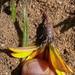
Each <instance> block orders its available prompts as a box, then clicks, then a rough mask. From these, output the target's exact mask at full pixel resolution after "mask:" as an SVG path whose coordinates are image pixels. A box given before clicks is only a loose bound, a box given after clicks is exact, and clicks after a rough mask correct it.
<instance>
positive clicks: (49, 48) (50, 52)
mask: <svg viewBox="0 0 75 75" xmlns="http://www.w3.org/2000/svg"><path fill="white" fill-rule="evenodd" d="M9 50H10V51H12V53H11V55H12V56H13V57H16V58H26V59H25V61H27V60H29V59H34V58H39V59H42V60H44V61H46V62H47V63H48V64H49V67H51V68H52V69H53V70H54V72H55V73H56V74H57V75H66V74H67V72H72V73H73V71H72V70H71V69H70V68H69V66H68V65H67V64H66V63H65V62H64V60H63V59H62V58H61V57H60V55H59V54H58V52H57V50H56V48H55V47H54V46H53V44H52V43H50V44H49V45H46V46H44V47H42V48H40V47H36V46H31V47H29V46H28V47H19V48H9Z"/></svg>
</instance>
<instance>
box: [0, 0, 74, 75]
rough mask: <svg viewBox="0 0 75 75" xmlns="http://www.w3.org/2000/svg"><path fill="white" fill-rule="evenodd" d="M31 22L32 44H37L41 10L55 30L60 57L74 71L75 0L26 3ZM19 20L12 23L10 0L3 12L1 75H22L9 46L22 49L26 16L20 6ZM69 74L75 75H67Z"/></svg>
mask: <svg viewBox="0 0 75 75" xmlns="http://www.w3.org/2000/svg"><path fill="white" fill-rule="evenodd" d="M25 1H26V6H27V12H28V23H29V30H28V32H29V41H28V43H29V45H34V44H35V41H36V37H35V36H36V32H37V27H38V26H39V25H40V24H41V23H42V15H43V14H42V11H41V10H43V11H45V12H46V14H47V16H48V21H49V22H50V23H51V24H52V25H53V28H54V35H55V38H54V44H55V46H56V47H57V49H58V52H59V54H60V55H61V56H62V58H63V59H64V60H65V61H66V63H67V64H68V65H69V66H70V67H71V68H72V70H73V71H74V72H75V57H74V56H75V0H25ZM16 9H17V21H16V22H15V23H13V22H12V20H11V16H10V11H9V1H5V2H4V3H3V6H2V12H1V13H0V75H19V74H20V70H19V68H20V67H19V64H20V59H16V58H13V57H11V56H9V52H8V51H7V50H6V49H7V48H8V47H18V46H21V39H22V30H23V15H22V5H21V2H20V1H19V2H18V4H17V7H16ZM68 75H75V73H74V74H68Z"/></svg>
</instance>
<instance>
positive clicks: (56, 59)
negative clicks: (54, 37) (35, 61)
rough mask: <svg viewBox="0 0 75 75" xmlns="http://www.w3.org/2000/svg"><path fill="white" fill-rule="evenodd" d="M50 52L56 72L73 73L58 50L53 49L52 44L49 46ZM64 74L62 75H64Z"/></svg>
mask: <svg viewBox="0 0 75 75" xmlns="http://www.w3.org/2000/svg"><path fill="white" fill-rule="evenodd" d="M49 49H50V50H49V51H50V60H51V62H52V65H53V67H54V69H55V71H56V72H58V73H61V72H72V70H71V69H70V68H69V66H68V65H67V64H66V63H65V62H64V60H63V59H62V58H61V57H60V55H59V54H58V52H57V50H56V49H55V48H54V47H53V45H52V44H50V46H49ZM63 74H64V73H63ZM63 74H62V75H63Z"/></svg>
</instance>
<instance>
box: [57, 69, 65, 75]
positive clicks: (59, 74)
mask: <svg viewBox="0 0 75 75" xmlns="http://www.w3.org/2000/svg"><path fill="white" fill-rule="evenodd" d="M56 72H57V75H66V73H65V72H62V71H59V70H56Z"/></svg>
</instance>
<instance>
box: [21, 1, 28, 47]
mask: <svg viewBox="0 0 75 75" xmlns="http://www.w3.org/2000/svg"><path fill="white" fill-rule="evenodd" d="M22 5H23V16H24V30H23V46H28V20H27V12H26V6H25V2H24V0H22Z"/></svg>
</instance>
